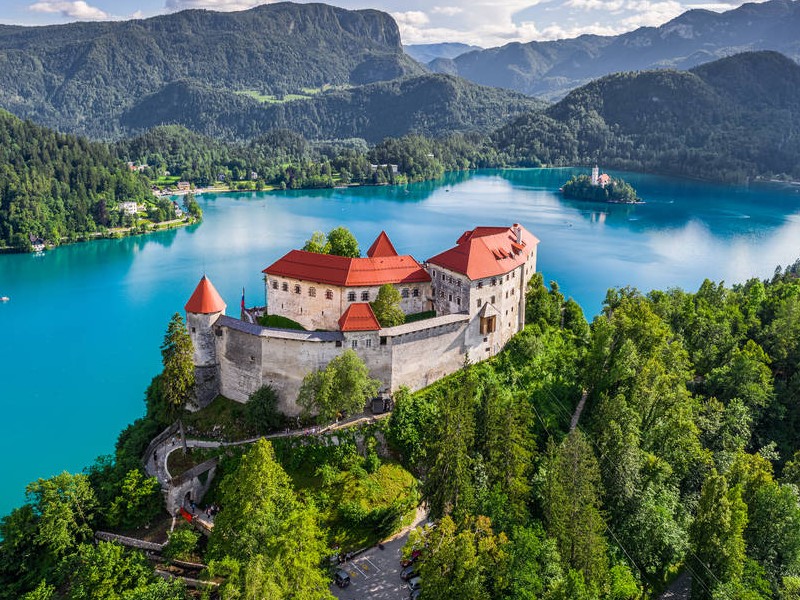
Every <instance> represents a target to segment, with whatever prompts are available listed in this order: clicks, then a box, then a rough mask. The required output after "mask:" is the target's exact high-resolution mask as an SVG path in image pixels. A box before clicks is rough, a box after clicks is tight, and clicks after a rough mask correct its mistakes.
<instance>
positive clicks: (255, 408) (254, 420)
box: [245, 385, 284, 434]
mask: <svg viewBox="0 0 800 600" xmlns="http://www.w3.org/2000/svg"><path fill="white" fill-rule="evenodd" d="M245 421H246V422H247V425H248V427H251V428H252V429H253V430H255V431H256V432H257V433H261V434H264V433H268V432H270V431H274V430H275V429H279V428H280V427H282V426H283V424H284V418H283V415H282V414H281V412H280V411H279V410H278V393H277V392H276V391H275V389H274V388H273V387H272V386H269V385H265V386H262V387H260V388H259V389H257V390H256V391H255V392H253V394H252V395H251V396H250V399H249V400H248V401H247V405H246V408H245Z"/></svg>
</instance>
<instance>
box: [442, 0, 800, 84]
mask: <svg viewBox="0 0 800 600" xmlns="http://www.w3.org/2000/svg"><path fill="white" fill-rule="evenodd" d="M798 31H800V2H798V1H791V0H770V1H768V2H763V3H751V4H744V5H743V6H741V7H739V8H736V9H734V10H730V11H727V12H724V13H715V12H712V11H709V10H690V11H688V12H686V13H684V14H682V15H680V16H678V17H676V18H675V19H673V20H671V21H669V22H667V23H665V24H664V25H661V26H660V27H641V28H639V29H637V30H635V31H632V32H629V33H624V34H621V35H617V36H595V35H583V36H580V37H577V38H573V39H566V40H555V41H549V42H529V43H526V44H520V43H512V44H507V45H505V46H502V47H499V48H489V49H486V50H482V51H475V52H468V53H465V54H462V55H460V56H458V57H456V58H455V59H453V60H448V59H446V58H439V59H436V60H435V61H433V62H431V63H430V65H429V66H430V67H431V68H432V69H434V70H435V71H439V72H444V73H450V74H453V75H459V76H461V77H465V78H467V79H469V80H471V81H475V82H476V83H481V84H483V85H491V86H496V87H503V88H507V89H513V90H517V91H520V92H524V93H526V94H535V95H546V96H549V97H560V96H563V95H564V94H565V93H566V92H568V91H569V90H571V89H573V88H575V87H577V86H579V85H582V84H584V83H587V82H588V81H589V80H591V79H594V78H596V77H601V76H603V75H607V74H610V73H616V72H619V71H638V70H644V69H655V68H664V67H671V68H677V69H689V68H691V67H694V66H696V65H699V64H701V63H705V62H708V61H712V60H715V59H718V58H722V57H725V56H729V55H731V54H735V53H737V52H743V51H747V50H776V51H779V52H781V53H783V54H785V55H787V56H789V57H790V58H793V59H795V60H798V59H800V38H798V36H797V32H798Z"/></svg>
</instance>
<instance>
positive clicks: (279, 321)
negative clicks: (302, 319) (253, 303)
mask: <svg viewBox="0 0 800 600" xmlns="http://www.w3.org/2000/svg"><path fill="white" fill-rule="evenodd" d="M258 322H259V324H260V325H261V326H262V327H274V328H276V329H299V330H301V331H305V330H306V328H305V327H303V326H302V325H300V323H298V322H297V321H292V320H291V319H290V318H288V317H282V316H281V315H264V316H263V317H261V318H259V319H258Z"/></svg>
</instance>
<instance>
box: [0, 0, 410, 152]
mask: <svg viewBox="0 0 800 600" xmlns="http://www.w3.org/2000/svg"><path fill="white" fill-rule="evenodd" d="M421 72H422V69H421V67H420V66H419V65H418V64H417V63H415V62H414V61H413V60H411V59H410V58H408V57H407V56H406V55H405V54H404V53H403V50H402V47H401V45H400V34H399V32H398V29H397V25H396V24H395V22H394V21H393V20H392V19H391V17H389V15H387V14H385V13H381V12H379V11H375V10H362V11H347V10H343V9H340V8H335V7H332V6H327V5H324V4H291V3H279V4H269V5H263V6H259V7H256V8H253V9H251V10H248V11H243V12H232V13H217V12H211V11H205V10H189V11H183V12H179V13H174V14H169V15H162V16H158V17H153V18H151V19H145V20H132V21H123V22H97V23H71V24H68V25H57V26H48V27H12V26H0V106H3V107H4V108H6V109H8V110H10V111H11V112H13V113H15V114H17V115H20V116H23V117H29V118H33V119H35V120H36V121H38V122H40V123H42V124H45V125H48V126H50V127H54V128H56V129H59V130H62V131H69V132H73V133H82V134H86V135H90V136H95V137H100V136H109V135H116V134H118V133H120V131H121V127H120V124H119V117H120V115H121V114H122V113H123V112H124V111H125V110H127V109H128V108H130V107H131V106H134V105H135V104H136V103H137V102H138V101H140V100H141V99H142V98H143V97H145V96H147V95H150V94H155V93H158V92H160V91H162V90H163V89H164V88H165V86H168V85H169V84H172V83H174V82H177V81H182V80H184V81H188V82H190V83H191V84H193V85H196V86H211V87H213V88H214V89H216V90H220V91H230V92H233V91H237V90H253V89H255V90H257V91H259V92H261V93H265V94H276V95H280V96H282V95H283V94H287V93H291V92H299V91H301V90H302V89H303V88H321V87H322V86H324V85H325V84H332V85H342V84H353V85H361V84H366V83H372V82H375V81H382V80H388V79H394V78H397V77H401V76H404V75H411V74H419V73H421Z"/></svg>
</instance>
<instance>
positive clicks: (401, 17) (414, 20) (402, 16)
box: [392, 10, 431, 32]
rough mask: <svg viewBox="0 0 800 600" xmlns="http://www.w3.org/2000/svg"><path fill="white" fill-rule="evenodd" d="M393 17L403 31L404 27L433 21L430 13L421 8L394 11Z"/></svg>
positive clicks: (419, 25) (418, 25)
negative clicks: (429, 15) (427, 13)
mask: <svg viewBox="0 0 800 600" xmlns="http://www.w3.org/2000/svg"><path fill="white" fill-rule="evenodd" d="M392 17H394V20H395V21H397V25H398V27H400V31H401V32H402V31H403V27H421V26H423V25H427V24H428V23H430V22H431V20H430V18H429V17H428V15H426V14H425V13H424V12H422V11H421V10H408V11H406V12H396V13H392Z"/></svg>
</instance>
